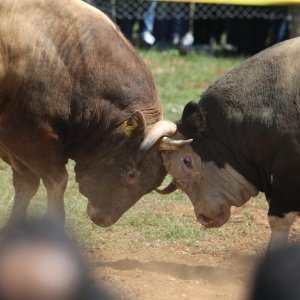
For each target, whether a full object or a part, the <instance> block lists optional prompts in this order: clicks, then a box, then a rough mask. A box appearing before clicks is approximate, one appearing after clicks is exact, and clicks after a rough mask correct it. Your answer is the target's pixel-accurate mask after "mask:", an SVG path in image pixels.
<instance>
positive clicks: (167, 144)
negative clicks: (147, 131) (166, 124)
mask: <svg viewBox="0 0 300 300" xmlns="http://www.w3.org/2000/svg"><path fill="white" fill-rule="evenodd" d="M192 141H193V139H188V140H173V139H172V138H169V137H166V136H164V137H163V138H162V139H161V141H160V144H159V149H160V150H163V151H169V150H177V149H179V148H181V147H182V146H184V145H188V144H190V143H191V142H192Z"/></svg>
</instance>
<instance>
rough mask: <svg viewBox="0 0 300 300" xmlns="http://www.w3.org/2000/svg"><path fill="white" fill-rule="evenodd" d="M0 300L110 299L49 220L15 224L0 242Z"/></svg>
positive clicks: (78, 255) (61, 230)
mask: <svg viewBox="0 0 300 300" xmlns="http://www.w3.org/2000/svg"><path fill="white" fill-rule="evenodd" d="M0 299H1V300H96V299H97V300H98V299H99V300H100V299H105V300H108V299H112V298H111V297H110V296H108V294H107V293H106V292H103V290H101V291H100V290H98V288H96V286H95V285H94V284H93V282H92V280H91V276H90V273H89V271H88V269H87V267H86V265H85V263H84V261H83V259H82V257H81V255H80V254H79V252H78V250H77V248H76V247H75V246H74V244H73V243H72V242H71V240H70V239H69V238H68V237H67V236H66V235H65V233H64V231H63V229H62V228H61V227H59V226H57V225H56V224H54V223H52V222H50V221H49V220H36V221H31V222H27V223H25V222H24V223H23V222H22V223H19V224H18V225H17V224H15V225H14V226H12V227H10V228H8V229H7V231H5V232H4V235H3V236H2V238H1V241H0Z"/></svg>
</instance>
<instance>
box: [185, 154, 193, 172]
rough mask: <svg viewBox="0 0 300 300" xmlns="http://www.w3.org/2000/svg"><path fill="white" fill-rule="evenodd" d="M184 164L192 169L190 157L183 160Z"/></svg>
mask: <svg viewBox="0 0 300 300" xmlns="http://www.w3.org/2000/svg"><path fill="white" fill-rule="evenodd" d="M183 163H184V165H185V166H186V167H187V168H190V169H191V168H192V159H191V158H190V157H189V156H185V157H184V158H183Z"/></svg>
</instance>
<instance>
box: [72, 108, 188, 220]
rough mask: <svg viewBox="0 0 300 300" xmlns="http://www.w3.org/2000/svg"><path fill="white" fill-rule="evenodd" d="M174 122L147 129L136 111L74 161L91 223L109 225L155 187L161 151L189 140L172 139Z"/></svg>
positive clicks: (160, 170)
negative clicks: (86, 199) (88, 151)
mask: <svg viewBox="0 0 300 300" xmlns="http://www.w3.org/2000/svg"><path fill="white" fill-rule="evenodd" d="M176 129H177V127H176V124H174V123H172V122H169V121H159V122H157V123H155V124H154V125H153V126H152V127H151V128H149V127H148V126H147V124H146V121H145V118H144V115H143V113H142V112H140V111H136V112H135V113H133V114H132V115H131V116H130V118H128V119H127V120H126V121H125V122H123V123H122V124H121V125H120V126H119V127H118V128H115V129H114V130H113V131H112V132H109V133H108V134H107V136H106V137H105V138H103V142H101V143H99V145H97V146H96V147H94V148H93V149H92V150H91V152H90V153H89V154H88V155H82V156H81V159H78V160H76V167H75V171H76V180H77V181H78V183H79V189H80V192H81V193H82V194H83V195H85V196H86V197H87V198H88V208H87V212H88V215H89V216H90V218H91V219H92V220H93V221H94V223H96V224H98V225H100V226H110V225H112V224H113V223H115V222H116V221H117V220H118V219H119V218H120V217H121V215H122V214H123V213H124V212H126V211H127V210H128V209H129V208H130V207H131V206H132V205H133V204H135V203H136V202H137V201H138V200H139V199H140V198H141V197H142V196H143V195H145V194H147V193H149V192H151V191H152V190H154V189H156V188H157V187H158V186H159V185H160V184H161V182H162V181H163V179H164V177H165V175H166V170H165V168H164V165H163V161H162V157H161V153H162V151H163V150H164V149H166V148H173V149H174V147H175V148H178V147H182V146H183V145H185V144H187V143H190V142H191V140H188V141H172V140H170V139H167V138H164V137H171V136H172V135H174V134H175V132H176Z"/></svg>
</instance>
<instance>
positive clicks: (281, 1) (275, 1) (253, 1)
mask: <svg viewBox="0 0 300 300" xmlns="http://www.w3.org/2000/svg"><path fill="white" fill-rule="evenodd" d="M158 1H159V2H189V3H209V4H234V5H259V6H269V5H297V4H298V5H300V0H294V1H291V0H158Z"/></svg>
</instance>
